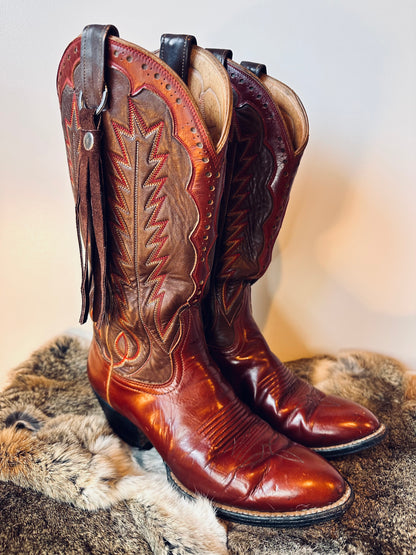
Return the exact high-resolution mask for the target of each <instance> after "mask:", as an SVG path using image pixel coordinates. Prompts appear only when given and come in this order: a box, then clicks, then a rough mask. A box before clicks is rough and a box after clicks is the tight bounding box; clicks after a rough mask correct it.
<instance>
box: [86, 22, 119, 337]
mask: <svg viewBox="0 0 416 555" xmlns="http://www.w3.org/2000/svg"><path fill="white" fill-rule="evenodd" d="M110 34H112V35H115V36H118V31H117V29H116V28H115V27H113V26H112V25H88V26H87V27H85V29H84V30H83V32H82V36H81V62H80V64H81V91H80V96H79V99H78V104H79V122H80V126H81V129H80V134H81V136H80V145H79V158H78V172H77V173H78V178H77V201H76V208H75V210H76V222H77V232H78V244H79V251H80V258H81V271H82V281H81V298H82V307H81V315H80V322H81V324H83V323H84V322H85V321H86V320H87V318H88V313H89V311H90V305H91V303H92V319H93V320H94V322H96V323H97V326H98V327H101V325H102V323H103V320H104V317H105V313H106V305H107V245H106V242H107V240H106V224H105V203H104V177H103V169H102V160H101V154H102V152H101V139H102V130H101V125H100V123H101V115H100V114H101V112H102V111H103V110H104V108H105V104H106V101H107V86H106V84H105V75H104V72H105V54H106V47H105V43H106V39H107V37H108V35H110ZM82 243H84V248H83V244H82ZM91 297H92V298H91Z"/></svg>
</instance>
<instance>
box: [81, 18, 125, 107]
mask: <svg viewBox="0 0 416 555" xmlns="http://www.w3.org/2000/svg"><path fill="white" fill-rule="evenodd" d="M109 35H114V36H116V37H118V36H119V35H118V30H117V29H116V28H115V27H114V26H113V25H87V26H86V27H85V28H84V30H83V32H82V35H81V98H80V104H81V103H84V104H85V106H86V107H87V108H95V109H96V111H97V112H100V111H102V110H103V108H104V104H105V100H106V98H105V97H106V94H107V93H106V92H105V91H106V90H107V88H106V85H105V81H104V68H105V42H106V39H107V37H108V36H109Z"/></svg>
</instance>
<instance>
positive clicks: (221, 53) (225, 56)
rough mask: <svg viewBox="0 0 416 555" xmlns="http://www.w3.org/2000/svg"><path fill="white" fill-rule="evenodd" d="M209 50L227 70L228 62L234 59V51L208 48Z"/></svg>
mask: <svg viewBox="0 0 416 555" xmlns="http://www.w3.org/2000/svg"><path fill="white" fill-rule="evenodd" d="M207 50H208V51H209V52H211V54H214V56H215V57H216V58H217V60H218V61H219V62H220V64H221V65H223V66H224V67H225V68H226V67H227V60H232V59H233V53H232V51H231V50H227V49H226V48H223V49H221V48H207Z"/></svg>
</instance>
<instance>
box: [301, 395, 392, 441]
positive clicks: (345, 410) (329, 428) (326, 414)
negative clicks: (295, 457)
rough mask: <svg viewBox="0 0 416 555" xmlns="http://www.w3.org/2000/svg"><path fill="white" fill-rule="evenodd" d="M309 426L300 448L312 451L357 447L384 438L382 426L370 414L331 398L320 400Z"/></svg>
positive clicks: (348, 403)
mask: <svg viewBox="0 0 416 555" xmlns="http://www.w3.org/2000/svg"><path fill="white" fill-rule="evenodd" d="M310 423H311V430H312V433H311V434H310V436H309V441H308V442H304V444H305V445H307V446H308V447H314V448H319V447H323V448H325V447H328V448H330V447H331V448H336V447H337V446H342V445H345V446H346V445H348V444H351V443H357V444H359V443H361V442H363V441H365V440H367V439H368V438H370V437H374V438H375V437H376V436H378V435H380V436H381V437H382V435H384V426H382V425H380V422H379V421H378V419H377V418H376V416H375V415H374V414H373V413H372V412H371V411H370V410H368V409H367V408H365V407H363V406H361V405H359V404H358V403H354V402H352V401H348V400H346V399H341V398H340V397H335V396H333V395H327V396H326V397H325V398H324V399H322V401H321V402H320V403H319V405H318V406H317V407H316V410H315V411H314V414H313V417H312V418H311V421H310Z"/></svg>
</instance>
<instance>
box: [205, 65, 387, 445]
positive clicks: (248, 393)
mask: <svg viewBox="0 0 416 555" xmlns="http://www.w3.org/2000/svg"><path fill="white" fill-rule="evenodd" d="M227 69H228V73H229V75H230V78H231V83H232V87H233V91H234V98H235V107H234V114H235V116H234V120H233V129H232V132H231V139H230V151H229V157H228V170H227V173H228V174H229V175H228V177H227V179H226V188H228V191H227V190H226V191H225V193H224V196H225V197H228V206H227V209H226V210H224V213H223V214H222V216H221V220H222V221H220V224H219V226H220V229H221V236H220V238H219V240H218V245H217V251H216V261H215V267H214V275H215V277H214V279H213V284H212V288H211V294H210V299H209V302H207V303H206V304H205V305H204V319H205V322H206V330H207V340H208V344H209V348H210V352H211V354H212V356H213V358H214V359H215V361H216V363H217V364H218V366H219V367H220V369H221V371H222V372H223V374H224V376H225V377H226V378H227V380H228V381H229V382H230V383H231V384H232V386H233V388H234V390H235V391H236V392H237V394H238V395H239V397H240V398H241V399H242V400H243V401H244V402H245V403H247V405H249V406H250V407H251V408H252V409H253V410H254V411H255V412H256V413H257V414H259V415H260V416H261V417H262V418H264V419H265V420H266V421H267V422H268V423H269V424H271V426H272V427H273V428H274V429H276V430H278V431H280V432H282V433H284V434H285V435H287V436H288V437H290V438H291V439H293V440H294V441H297V442H299V443H302V444H303V445H307V446H309V447H314V448H328V447H329V448H331V447H334V446H338V445H345V444H350V443H354V442H357V441H360V440H361V439H362V438H366V437H368V436H371V435H372V434H374V433H375V432H376V431H377V430H379V429H380V424H379V422H378V420H377V418H376V417H375V416H374V415H373V414H372V413H371V412H370V411H368V410H367V409H365V408H363V407H361V406H359V405H357V404H356V403H353V402H350V401H347V400H344V399H341V398H336V397H332V396H326V395H324V394H323V393H322V392H320V391H318V390H317V389H316V388H314V387H312V386H311V385H310V384H308V383H306V382H305V381H303V380H300V379H298V378H296V377H295V375H294V374H293V373H292V372H291V371H289V369H288V368H287V367H285V365H284V364H283V363H282V362H280V360H278V358H277V357H276V356H275V355H274V354H273V353H272V352H271V351H270V349H269V347H268V345H267V343H266V341H265V339H264V337H263V336H262V334H261V332H260V330H259V329H258V327H257V325H256V323H255V322H254V320H253V317H252V311H251V299H250V296H251V284H252V283H253V282H254V281H256V280H257V279H259V278H260V277H261V276H262V275H263V274H264V272H265V271H266V269H267V267H268V265H269V263H270V258H271V253H272V248H273V245H274V243H275V240H276V237H277V234H278V232H279V230H280V227H281V224H282V220H283V216H284V214H285V210H286V206H287V203H288V200H289V193H290V188H291V185H292V182H293V179H294V177H295V174H296V170H297V167H298V164H299V162H300V158H301V156H302V153H303V150H304V148H305V146H306V140H307V137H306V139H305V140H304V141H303V142H302V143H300V144H298V145H297V147H296V148H295V147H294V145H293V142H294V138H293V133H291V132H290V131H289V127H288V125H287V122H288V119H287V117H286V118H285V117H284V114H283V112H282V111H281V110H280V108H279V106H278V105H277V103H276V101H275V100H274V99H273V97H272V95H271V94H269V91H268V90H267V89H266V87H265V86H263V83H262V82H261V81H260V80H259V79H257V78H256V77H255V76H254V75H253V74H252V73H250V72H249V71H248V70H247V69H245V68H243V67H242V66H240V65H238V64H236V63H235V62H232V61H231V60H229V61H228V62H227ZM292 94H294V93H293V92H292ZM302 109H303V108H302V107H301V104H300V102H299V109H298V113H300V114H302ZM304 117H305V119H306V114H305V115H304ZM305 126H307V121H306V122H305Z"/></svg>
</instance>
